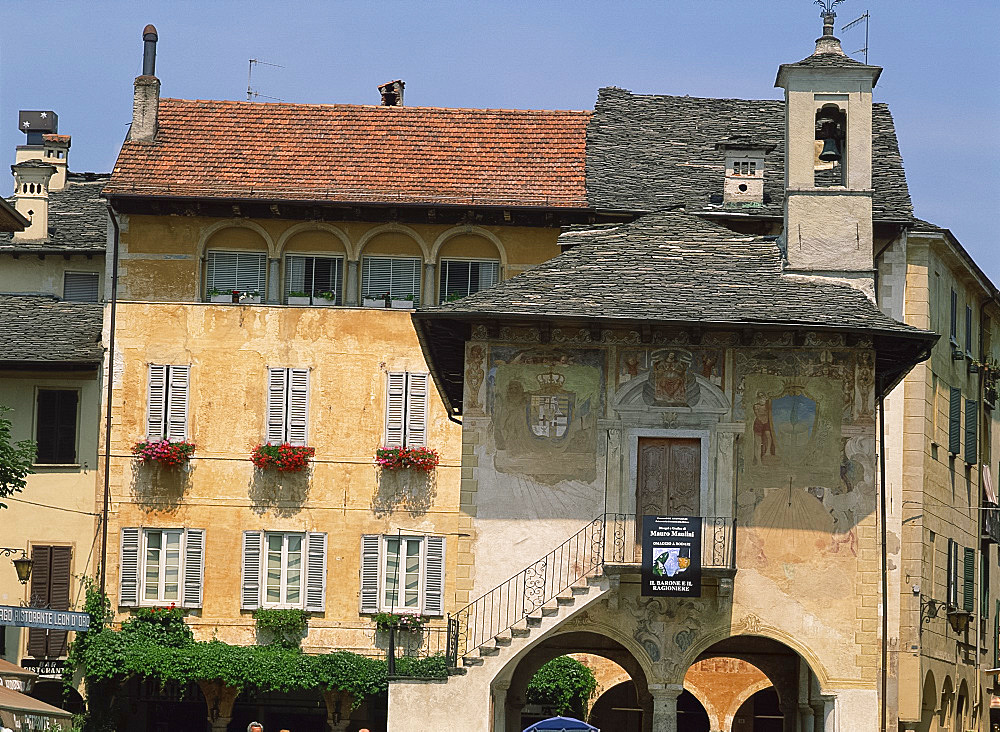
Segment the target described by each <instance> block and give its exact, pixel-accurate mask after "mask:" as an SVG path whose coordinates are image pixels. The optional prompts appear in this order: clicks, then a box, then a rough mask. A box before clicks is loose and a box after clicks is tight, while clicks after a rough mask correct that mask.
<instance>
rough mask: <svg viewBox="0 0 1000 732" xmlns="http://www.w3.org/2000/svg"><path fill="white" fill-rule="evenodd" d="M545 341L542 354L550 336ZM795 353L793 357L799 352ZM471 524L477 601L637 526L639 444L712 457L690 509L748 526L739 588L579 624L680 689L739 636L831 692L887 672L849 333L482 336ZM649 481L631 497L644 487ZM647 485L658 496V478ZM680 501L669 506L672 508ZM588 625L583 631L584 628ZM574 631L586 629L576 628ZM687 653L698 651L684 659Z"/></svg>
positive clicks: (469, 385) (474, 365) (862, 393)
mask: <svg viewBox="0 0 1000 732" xmlns="http://www.w3.org/2000/svg"><path fill="white" fill-rule="evenodd" d="M543 337H545V338H546V339H547V342H546V343H542V342H541V341H542V339H543ZM797 344H800V345H797ZM466 354H467V363H466V396H465V403H466V410H465V414H464V417H463V422H464V432H463V440H464V442H465V445H464V449H465V452H466V453H467V454H472V455H474V458H473V460H472V461H471V464H472V465H474V466H476V467H475V468H474V470H472V471H471V474H470V475H463V480H462V510H463V513H466V514H468V515H471V516H474V517H475V522H474V526H475V533H474V558H475V569H474V585H475V586H474V592H473V595H474V596H478V595H479V594H482V593H484V592H486V591H488V590H490V589H491V588H492V587H494V586H495V585H497V584H498V583H499V582H501V581H503V580H505V579H506V578H507V577H510V576H512V575H513V574H515V573H516V572H518V571H519V570H521V569H523V568H524V567H525V566H527V565H528V564H530V563H531V562H532V561H533V560H534V559H537V558H540V557H542V556H543V555H544V554H545V553H546V552H547V551H549V550H550V549H552V548H553V547H555V546H557V545H558V544H559V543H561V542H562V541H564V540H565V539H566V538H568V537H570V536H571V535H573V534H574V533H575V532H577V531H578V530H580V529H581V528H582V527H583V526H584V525H585V524H586V523H587V522H589V521H590V520H591V519H593V518H594V517H596V516H598V515H599V514H601V513H603V512H605V511H606V510H607V511H621V512H624V513H629V514H632V513H635V512H636V506H637V502H638V504H639V505H642V501H643V500H644V499H643V495H642V492H643V490H645V488H644V483H643V482H642V476H643V475H644V466H643V465H640V464H638V462H639V459H640V450H641V448H640V445H641V444H642V442H641V441H642V440H644V439H647V438H649V439H661V438H678V439H688V440H692V441H695V442H696V443H698V444H700V445H701V450H700V464H698V465H695V466H694V468H693V469H692V470H691V471H690V472H689V473H681V474H683V475H690V476H691V484H690V485H682V486H681V487H680V488H681V493H682V495H681V497H680V499H679V501H680V502H679V504H677V505H680V506H694V507H697V508H698V509H699V510H698V513H700V515H703V516H720V517H733V516H735V517H736V523H737V530H736V537H737V540H736V541H737V566H738V571H737V572H736V576H735V581H734V583H733V584H731V585H730V584H729V583H728V582H727V581H726V580H725V579H724V578H723V579H718V580H714V584H713V581H711V580H710V581H709V584H710V585H712V586H713V587H714V589H711V588H708V589H706V592H705V595H704V596H703V597H702V598H699V599H691V600H674V599H671V598H644V597H638V596H637V593H636V591H635V587H634V586H631V585H630V586H629V589H628V590H627V591H626V590H625V584H624V582H623V584H622V588H621V591H620V593H619V595H620V598H619V600H620V601H618V600H613V601H610V602H609V603H608V605H607V606H606V608H607V609H604V608H605V606H600V608H598V609H596V610H589V609H588V611H587V615H589V616H591V617H592V619H594V620H595V622H596V619H597V615H598V614H600V615H601V622H603V624H604V626H614V627H617V628H619V629H623V630H624V629H628V633H630V634H631V638H630V642H632V643H634V644H637V645H638V646H639V647H641V648H642V649H643V652H644V653H645V654H646V656H647V657H648V660H649V662H650V663H652V664H654V665H657V666H658V667H659V671H658V672H657V673H656V674H655V675H656V676H659V677H660V679H661V680H664V681H669V680H671V679H672V681H671V682H672V683H680V682H681V681H682V680H683V675H684V670H685V669H686V668H687V665H688V664H689V663H690V662H691V660H693V658H694V657H696V655H697V652H698V651H699V650H700V649H701V648H704V647H706V646H707V645H708V644H709V643H710V642H714V641H715V640H719V639H720V638H723V637H726V636H728V635H730V634H740V633H749V634H762V635H768V636H770V637H772V638H776V639H778V640H781V641H782V642H785V643H788V644H789V645H791V646H792V647H793V648H796V649H797V650H799V652H800V653H802V655H803V656H804V657H805V658H806V659H808V660H809V661H810V662H811V663H815V664H816V665H817V667H818V668H817V669H816V672H817V676H818V677H819V678H820V679H821V680H822V683H823V684H825V685H828V686H831V688H832V686H836V685H838V684H846V685H849V686H851V687H852V688H858V689H867V690H868V691H865V693H866V694H868V693H873V690H874V682H875V679H876V668H877V653H878V648H879V646H878V642H877V641H878V639H877V632H876V631H877V612H878V611H877V598H878V577H879V575H878V560H877V557H878V555H877V546H878V544H877V540H876V531H875V515H874V514H875V506H876V504H875V431H874V428H875V402H874V371H873V367H874V362H873V359H874V354H873V352H872V350H871V347H870V344H866V343H853V344H851V345H850V346H849V345H847V344H846V343H845V341H844V340H843V337H842V336H839V335H824V334H815V333H805V334H797V335H794V336H793V334H791V333H787V334H773V335H765V334H756V335H754V336H753V339H752V343H750V344H747V343H746V341H743V340H741V339H740V338H739V337H737V336H736V335H735V334H726V333H720V334H716V333H709V334H707V335H705V336H703V337H702V338H701V340H700V342H698V343H694V342H692V340H691V339H690V338H689V337H688V335H687V334H686V333H671V332H657V331H654V332H652V333H650V334H647V340H646V342H643V339H642V337H641V336H640V334H639V333H636V332H628V331H609V330H605V331H603V332H600V333H597V332H594V331H590V330H582V329H559V328H553V329H552V330H551V332H549V333H545V334H543V333H542V332H541V331H540V330H539V329H538V328H528V327H525V328H515V327H501V328H500V329H499V331H498V332H495V334H494V335H493V337H490V333H489V332H488V331H487V329H486V327H485V326H474V328H473V333H472V340H471V341H470V342H469V343H468V344H467V350H466ZM637 481H638V483H637ZM654 482H655V481H654ZM671 500H674V498H673V496H671ZM584 624H586V621H584ZM574 627H575V626H574ZM692 654H694V655H692Z"/></svg>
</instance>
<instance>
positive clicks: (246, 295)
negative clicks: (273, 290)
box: [234, 290, 260, 305]
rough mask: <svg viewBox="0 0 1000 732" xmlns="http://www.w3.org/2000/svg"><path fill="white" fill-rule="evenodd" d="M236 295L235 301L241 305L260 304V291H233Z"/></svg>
mask: <svg viewBox="0 0 1000 732" xmlns="http://www.w3.org/2000/svg"><path fill="white" fill-rule="evenodd" d="M234 292H236V293H238V295H239V297H238V298H237V301H238V302H239V303H240V304H241V305H249V304H252V303H253V304H256V303H259V302H260V291H259V290H246V291H244V292H239V290H234Z"/></svg>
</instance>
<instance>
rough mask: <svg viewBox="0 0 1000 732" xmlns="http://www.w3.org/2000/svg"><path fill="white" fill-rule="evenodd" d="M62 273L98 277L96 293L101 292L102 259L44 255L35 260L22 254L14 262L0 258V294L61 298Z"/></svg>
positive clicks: (9, 258) (102, 278)
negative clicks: (33, 294) (43, 295)
mask: <svg viewBox="0 0 1000 732" xmlns="http://www.w3.org/2000/svg"><path fill="white" fill-rule="evenodd" d="M66 272H86V273H95V274H97V275H98V281H97V291H98V293H103V292H104V256H103V255H100V256H95V257H90V258H88V257H86V256H84V255H80V254H77V255H73V256H71V257H70V258H69V259H64V258H63V257H62V255H52V254H46V255H45V256H44V258H39V257H38V256H37V255H34V254H24V255H21V256H19V257H18V258H17V259H14V258H13V257H11V256H9V255H4V256H0V292H32V293H44V294H46V295H55V296H56V297H62V296H63V278H64V276H65V273H66Z"/></svg>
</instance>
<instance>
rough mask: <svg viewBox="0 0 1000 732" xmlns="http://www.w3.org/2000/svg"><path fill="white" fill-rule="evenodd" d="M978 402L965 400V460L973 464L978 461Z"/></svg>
mask: <svg viewBox="0 0 1000 732" xmlns="http://www.w3.org/2000/svg"><path fill="white" fill-rule="evenodd" d="M978 427H979V402H977V401H975V400H974V399H966V400H965V462H966V463H968V464H969V465H975V464H976V463H977V462H979V458H978V451H979V444H978V439H977V438H978V435H977V429H978Z"/></svg>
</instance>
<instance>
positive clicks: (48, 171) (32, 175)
mask: <svg viewBox="0 0 1000 732" xmlns="http://www.w3.org/2000/svg"><path fill="white" fill-rule="evenodd" d="M10 171H11V172H12V173H13V174H14V208H16V209H17V212H18V213H19V214H21V215H22V216H24V218H26V219H28V220H29V221H31V223H30V224H29V225H28V227H27V228H26V229H25V230H24V231H18V232H15V233H14V241H38V240H41V239H47V238H48V236H49V181H50V180H51V178H52V176H53V175H55V173H56V167H55V166H54V165H49V164H48V163H46V162H44V161H42V160H25V161H24V162H23V163H16V164H14V165H12V166H10Z"/></svg>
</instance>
